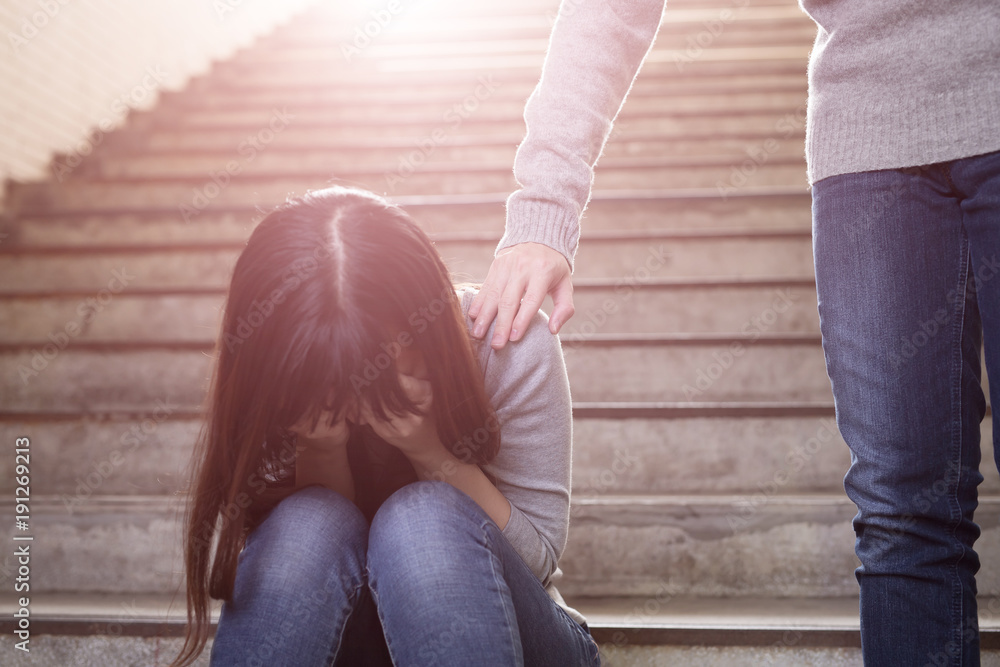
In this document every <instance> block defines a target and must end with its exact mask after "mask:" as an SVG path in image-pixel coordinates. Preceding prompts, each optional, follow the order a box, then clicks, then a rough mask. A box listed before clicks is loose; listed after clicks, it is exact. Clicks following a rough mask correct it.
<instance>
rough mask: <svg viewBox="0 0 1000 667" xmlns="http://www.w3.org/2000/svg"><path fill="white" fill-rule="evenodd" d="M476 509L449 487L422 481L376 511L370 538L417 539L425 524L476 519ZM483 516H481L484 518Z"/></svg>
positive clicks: (470, 501)
mask: <svg viewBox="0 0 1000 667" xmlns="http://www.w3.org/2000/svg"><path fill="white" fill-rule="evenodd" d="M478 508H479V506H478V505H476V504H475V501H473V500H472V499H471V498H469V497H468V496H467V495H466V494H465V493H463V492H462V491H459V490H458V489H456V488H455V487H454V486H452V485H451V484H448V483H446V482H437V481H423V482H414V483H412V484H407V485H406V486H404V487H403V488H401V489H399V490H398V491H396V492H395V493H394V494H392V495H391V496H390V497H389V498H388V499H387V500H386V501H385V502H384V503H382V506H381V507H379V509H378V512H376V514H375V518H374V519H373V520H372V525H371V532H372V535H373V536H374V535H376V534H377V535H379V536H385V535H386V534H389V535H394V536H399V535H408V537H419V534H421V533H424V532H425V529H426V528H427V527H428V525H429V524H434V523H441V522H445V523H461V522H464V521H467V520H469V519H476V518H477V517H476V514H477V513H479V512H477V510H478ZM484 516H485V515H484Z"/></svg>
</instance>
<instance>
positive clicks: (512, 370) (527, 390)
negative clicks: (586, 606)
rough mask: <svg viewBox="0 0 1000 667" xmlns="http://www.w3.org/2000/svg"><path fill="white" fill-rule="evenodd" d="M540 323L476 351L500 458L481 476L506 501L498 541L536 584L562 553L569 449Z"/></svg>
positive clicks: (566, 401)
mask: <svg viewBox="0 0 1000 667" xmlns="http://www.w3.org/2000/svg"><path fill="white" fill-rule="evenodd" d="M472 296H474V294H473V293H472V292H468V293H467V295H466V298H465V299H463V301H464V304H463V305H464V309H466V310H467V308H468V305H469V304H470V303H471V301H472ZM547 320H548V317H547V316H546V315H545V313H544V312H538V313H536V315H535V321H534V322H532V324H531V326H530V327H528V329H527V331H526V332H525V334H524V337H523V338H521V339H520V340H518V341H516V342H511V343H509V344H508V345H506V346H505V347H504V348H503V349H502V350H493V349H492V348H490V347H489V346H488V345H483V346H482V348H481V349H482V353H481V356H480V363H481V364H482V365H483V366H484V373H485V386H486V392H487V395H488V396H489V397H490V401H491V403H492V405H493V407H494V409H495V410H496V413H497V418H498V420H499V422H500V453H499V454H498V455H497V457H496V459H494V460H493V461H492V462H491V463H490V464H489V465H485V466H483V469H484V470H485V471H486V472H487V473H489V474H491V475H493V476H494V478H495V479H496V486H497V489H499V491H500V492H501V493H502V494H503V495H504V496H505V497H506V498H507V500H508V501H510V507H511V512H510V519H509V520H508V522H507V525H506V526H505V527H504V529H503V534H504V536H505V537H506V538H507V540H508V541H509V542H510V543H511V545H512V546H513V547H514V549H515V550H516V551H517V553H518V554H519V555H520V556H521V558H522V559H524V561H525V563H527V564H528V566H529V567H530V568H531V570H532V572H534V573H535V575H536V576H537V577H538V579H539V580H540V581H541V582H542V583H543V584H546V583H548V582H549V580H550V577H552V575H553V574H554V573H555V572H556V568H557V565H558V561H559V558H560V556H562V553H563V550H564V549H565V547H566V538H567V534H568V531H569V502H570V483H571V466H572V442H573V411H572V403H571V401H570V390H569V379H568V378H567V375H566V364H565V361H564V360H563V354H562V347H561V345H560V343H559V338H557V337H556V336H553V335H552V334H550V333H549V330H548V326H547ZM490 335H492V334H491V333H490V334H488V336H487V338H486V339H485V340H487V341H488V340H490V338H489V336H490ZM483 354H484V355H485V357H484V356H482V355H483Z"/></svg>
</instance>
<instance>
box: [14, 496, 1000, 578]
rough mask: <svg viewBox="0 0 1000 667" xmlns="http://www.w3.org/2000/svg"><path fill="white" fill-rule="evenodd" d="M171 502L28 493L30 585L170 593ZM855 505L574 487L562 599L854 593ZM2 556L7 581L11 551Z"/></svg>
mask: <svg viewBox="0 0 1000 667" xmlns="http://www.w3.org/2000/svg"><path fill="white" fill-rule="evenodd" d="M67 505H69V507H67ZM70 509H71V510H72V511H70ZM183 510H184V501H183V498H182V497H176V498H169V499H165V498H164V497H163V496H155V497H138V496H133V497H122V496H98V495H96V494H95V495H92V496H90V498H88V499H87V500H86V501H85V502H83V503H77V504H71V503H69V502H68V501H67V502H64V500H63V499H61V498H53V497H48V496H33V497H32V514H31V520H30V531H31V532H30V535H31V536H32V537H33V538H34V541H33V546H34V547H35V551H33V554H32V555H33V558H32V582H31V583H32V591H33V592H35V593H49V592H53V591H79V592H109V593H110V592H115V593H131V592H136V593H139V592H146V593H149V592H157V593H168V592H172V591H175V590H177V588H178V586H179V585H181V583H182V581H183V568H182V566H181V523H182V520H183ZM11 511H12V509H11V508H8V509H7V510H5V514H6V515H7V516H8V518H12V516H11V515H10V512H11ZM856 512H857V510H856V508H855V507H854V505H853V503H851V502H850V501H849V500H848V499H847V498H846V497H844V496H843V494H829V495H824V494H812V495H785V494H781V493H774V494H767V493H765V492H763V491H762V492H759V493H757V494H754V495H752V496H747V497H741V496H738V495H721V496H707V495H698V496H664V495H656V496H632V495H629V496H611V495H601V496H583V495H576V496H574V498H573V505H572V507H571V510H570V514H571V521H570V530H569V542H568V544H567V547H566V551H565V553H564V555H563V557H562V559H561V560H560V567H561V569H562V570H563V572H564V576H563V578H562V580H560V582H559V588H560V591H562V592H563V593H564V594H566V595H574V596H623V595H624V596H655V595H662V594H668V595H685V596H695V597H727V596H733V597H754V596H761V595H770V596H780V597H839V596H850V595H854V594H856V592H857V582H856V580H855V578H854V574H853V571H854V568H855V567H856V566H857V559H856V557H855V555H854V551H853V549H854V532H853V530H852V528H851V519H852V518H853V517H854V515H855V514H856ZM976 518H977V522H978V523H979V524H980V525H981V526H982V527H983V534H982V537H981V538H980V539H979V541H978V542H977V551H978V552H979V553H980V555H981V557H982V560H983V569H982V570H981V571H980V573H979V575H978V577H977V579H978V581H979V590H980V592H981V594H983V595H997V594H998V593H1000V576H998V575H1000V568H998V567H997V566H996V563H997V562H998V560H1000V559H998V557H1000V528H997V525H998V523H1000V522H998V519H1000V498H997V497H995V496H987V497H982V498H981V499H980V505H979V509H978V510H977V512H976ZM8 525H9V526H11V528H10V529H8V538H7V539H10V536H11V535H12V534H13V521H12V520H11V521H9V523H8ZM19 534H20V533H19ZM45 545H53V546H52V547H51V548H46V547H45ZM55 545H58V546H55ZM779 554H780V556H779ZM4 558H5V559H6V561H5V564H4V567H0V570H3V569H6V578H7V579H9V578H11V576H12V574H13V572H14V571H15V566H14V563H13V557H12V556H9V555H8V556H4ZM0 574H3V573H2V572H0Z"/></svg>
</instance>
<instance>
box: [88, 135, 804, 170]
mask: <svg viewBox="0 0 1000 667" xmlns="http://www.w3.org/2000/svg"><path fill="white" fill-rule="evenodd" d="M383 143H386V142H383ZM765 143H766V147H765ZM392 144H393V145H390V146H385V147H382V146H380V145H379V144H378V143H375V144H374V145H364V144H363V143H360V142H359V143H358V144H356V145H353V146H352V145H347V146H344V147H337V148H330V149H329V150H325V151H321V150H314V151H309V152H306V151H304V150H303V149H301V148H286V147H284V146H274V147H269V148H268V150H266V151H263V152H261V153H259V154H257V155H256V156H254V159H253V160H252V161H246V160H241V159H237V162H238V163H241V164H240V171H239V173H240V174H245V175H253V174H270V175H278V174H297V173H316V172H322V171H324V170H328V171H343V170H350V169H359V170H366V171H372V170H379V171H384V170H387V169H388V170H395V169H397V168H398V167H399V166H400V165H401V164H411V165H414V166H416V165H419V166H420V167H421V168H423V167H425V166H426V167H427V168H430V167H435V168H436V169H438V170H439V171H441V170H445V169H447V168H449V167H453V166H454V164H456V163H477V164H481V165H488V164H494V165H496V164H501V163H506V164H507V165H512V164H513V163H514V154H515V152H516V148H517V146H516V144H513V143H507V142H503V143H495V144H494V145H478V144H476V143H473V141H467V142H466V141H463V142H462V145H454V142H452V141H450V140H445V141H442V142H433V141H430V142H424V143H423V144H420V143H419V142H418V141H414V140H411V141H406V142H400V141H396V142H392ZM713 149H714V150H713ZM802 150H803V149H802V137H801V136H799V135H798V134H797V133H796V134H795V135H794V136H790V137H789V138H788V139H787V140H785V139H783V138H782V137H781V136H776V137H771V138H762V139H761V140H760V141H759V142H756V145H755V143H754V142H753V141H749V140H745V139H726V140H720V141H715V142H710V141H704V140H699V141H697V142H694V141H688V142H686V143H685V142H681V141H664V140H657V141H614V142H612V143H611V144H609V146H608V148H607V150H605V151H604V154H603V157H602V158H601V162H600V164H601V169H605V168H608V169H615V168H616V165H622V164H627V163H629V162H632V163H646V164H648V165H650V166H651V167H655V166H657V165H659V166H664V167H665V166H668V165H670V164H673V165H675V166H679V167H693V166H698V167H713V166H723V167H731V166H733V165H737V166H742V164H743V162H744V161H745V160H747V161H748V162H747V165H748V169H749V168H750V166H753V168H754V170H756V169H757V168H759V166H760V165H758V163H760V164H764V163H767V164H799V165H801V164H803V161H802ZM233 158H234V156H233V153H232V151H231V150H230V151H214V152H208V151H205V150H201V151H194V150H190V151H141V153H139V152H125V151H121V150H119V151H116V152H115V153H113V154H108V155H102V156H101V159H100V160H92V161H91V162H90V163H88V166H86V167H84V166H82V165H81V167H80V168H79V169H77V170H76V171H75V172H74V173H75V174H77V175H79V176H87V177H88V178H102V179H116V178H121V179H134V178H139V177H143V178H192V177H196V178H203V177H204V176H205V174H209V173H216V172H218V171H219V170H220V169H222V170H224V169H225V168H226V165H227V163H228V162H229V161H231V160H233ZM234 170H235V168H234Z"/></svg>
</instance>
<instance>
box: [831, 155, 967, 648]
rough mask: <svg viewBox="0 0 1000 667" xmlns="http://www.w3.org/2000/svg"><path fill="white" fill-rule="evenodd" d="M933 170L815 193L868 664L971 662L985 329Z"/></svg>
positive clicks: (954, 205)
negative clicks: (847, 459)
mask: <svg viewBox="0 0 1000 667" xmlns="http://www.w3.org/2000/svg"><path fill="white" fill-rule="evenodd" d="M960 200H961V197H960V195H958V194H957V193H956V192H955V190H954V186H953V184H952V183H951V181H950V178H949V175H948V170H947V168H946V167H944V166H942V165H931V166H928V167H921V168H917V169H907V170H884V171H874V172H864V173H855V174H844V175H840V176H832V177H829V178H826V179H823V180H821V181H819V182H817V183H815V184H814V185H813V241H814V257H815V263H816V289H817V297H818V302H819V314H820V327H821V330H822V335H823V350H824V353H825V355H826V363H827V371H828V373H829V375H830V381H831V384H832V387H833V394H834V399H835V405H836V411H837V424H838V426H839V428H840V431H841V433H842V435H843V437H844V439H845V441H846V442H847V444H848V446H849V447H850V448H851V467H850V469H849V471H848V473H847V475H846V477H845V479H844V485H845V489H846V491H847V494H848V496H849V497H850V498H851V499H852V500H853V501H854V502H855V504H856V505H857V507H858V513H857V516H856V517H855V519H854V530H855V533H856V536H857V540H856V545H855V548H856V552H857V555H858V558H859V560H860V561H861V566H860V567H859V568H858V569H857V572H856V575H857V579H858V583H859V585H860V589H861V610H860V611H861V639H862V646H863V653H864V657H865V663H866V664H867V665H873V666H877V667H893V666H896V665H898V666H901V667H902V666H906V667H914V666H916V667H923V666H924V665H934V666H935V667H940V666H944V665H949V666H955V667H958V666H959V665H961V666H963V667H970V666H974V665H978V664H979V641H978V628H977V624H976V617H977V616H976V613H977V610H976V583H975V574H976V572H977V571H978V569H979V558H978V556H977V554H976V553H975V551H974V550H973V544H974V543H975V540H976V538H977V537H978V536H979V527H978V526H977V525H976V524H975V523H974V522H973V512H974V510H975V508H976V505H977V486H978V485H979V483H980V482H981V481H982V476H981V475H980V474H979V462H980V449H979V425H980V422H981V421H982V418H983V416H984V414H985V399H984V396H983V392H982V389H981V385H980V359H979V349H980V344H981V330H982V329H981V323H980V314H979V307H978V304H977V301H976V298H975V292H974V278H973V273H972V263H971V259H970V250H969V246H970V241H969V235H968V233H967V230H966V228H965V224H964V216H963V212H962V209H961V205H960Z"/></svg>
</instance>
